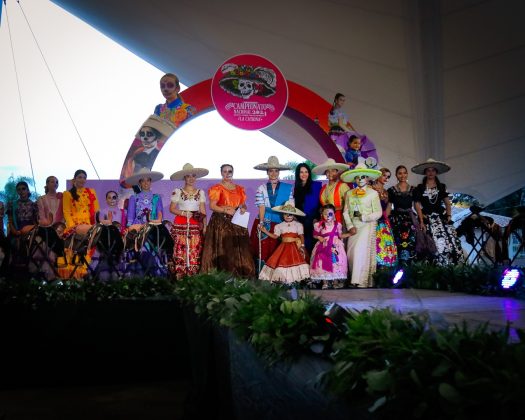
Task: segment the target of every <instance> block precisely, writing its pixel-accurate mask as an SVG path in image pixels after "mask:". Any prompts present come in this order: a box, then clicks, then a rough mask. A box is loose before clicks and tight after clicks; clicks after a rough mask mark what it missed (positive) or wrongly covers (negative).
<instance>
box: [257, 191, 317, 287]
mask: <svg viewBox="0 0 525 420" xmlns="http://www.w3.org/2000/svg"><path fill="white" fill-rule="evenodd" d="M272 211H274V212H277V213H282V217H283V219H284V221H283V222H281V223H279V224H278V225H276V226H275V227H274V231H273V233H271V232H270V231H268V230H267V229H266V228H265V227H264V225H261V228H260V229H261V231H262V232H263V233H265V234H266V235H268V236H269V237H270V238H272V239H277V238H279V237H280V238H281V243H280V245H279V246H278V247H277V249H276V250H275V251H274V252H273V254H272V255H271V257H270V258H268V261H266V265H265V266H264V267H263V268H262V270H261V272H260V274H259V280H268V281H271V282H276V283H285V284H291V283H294V282H298V281H301V280H304V279H307V278H310V268H309V267H308V263H307V262H306V260H305V248H304V230H303V225H302V224H301V223H299V222H298V221H297V220H295V216H305V214H304V213H303V212H302V211H301V210H299V209H297V208H295V207H294V206H293V205H292V204H291V202H290V201H287V202H286V203H285V204H284V205H281V206H276V207H272Z"/></svg>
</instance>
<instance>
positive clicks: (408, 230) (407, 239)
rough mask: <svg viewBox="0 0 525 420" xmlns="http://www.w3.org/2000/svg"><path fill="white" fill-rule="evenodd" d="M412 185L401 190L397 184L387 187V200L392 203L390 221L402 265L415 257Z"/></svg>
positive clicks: (415, 227) (415, 226) (414, 219)
mask: <svg viewBox="0 0 525 420" xmlns="http://www.w3.org/2000/svg"><path fill="white" fill-rule="evenodd" d="M413 194H414V187H413V186H410V187H409V188H408V190H407V191H401V190H400V189H399V187H398V186H394V187H390V188H389V189H388V200H389V201H390V203H392V212H391V213H390V223H391V226H392V231H393V233H394V240H395V242H396V247H397V257H398V260H399V263H400V264H402V265H407V264H410V263H411V262H412V261H414V260H415V258H416V229H417V225H416V218H415V214H414V211H413V210H412V207H413V204H414V197H413Z"/></svg>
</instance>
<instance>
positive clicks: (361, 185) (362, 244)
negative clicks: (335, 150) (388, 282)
mask: <svg viewBox="0 0 525 420" xmlns="http://www.w3.org/2000/svg"><path fill="white" fill-rule="evenodd" d="M379 176H381V172H380V171H377V170H375V169H369V168H367V167H366V166H365V165H364V164H358V165H357V166H356V167H355V168H354V169H351V170H349V171H346V172H345V173H343V174H342V175H341V179H342V180H343V181H345V182H355V183H356V184H357V187H356V188H354V189H353V190H352V191H350V192H349V193H348V194H347V195H346V199H345V208H344V219H345V223H346V228H347V229H348V233H349V234H350V238H349V239H348V244H347V251H346V252H347V256H348V267H349V271H351V274H352V277H351V283H352V284H353V285H354V286H356V287H371V286H372V283H371V277H372V274H373V273H375V271H376V265H377V264H376V238H377V236H376V225H377V220H378V219H379V218H380V217H381V215H382V214H383V211H382V208H381V200H380V199H379V194H378V193H377V191H375V190H374V189H373V188H372V187H370V186H368V182H369V180H371V179H372V180H373V179H376V178H378V177H379Z"/></svg>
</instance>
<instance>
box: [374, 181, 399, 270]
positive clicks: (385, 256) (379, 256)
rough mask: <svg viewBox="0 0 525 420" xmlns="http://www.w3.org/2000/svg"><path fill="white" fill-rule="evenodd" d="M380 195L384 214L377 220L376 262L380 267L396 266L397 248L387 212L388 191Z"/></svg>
mask: <svg viewBox="0 0 525 420" xmlns="http://www.w3.org/2000/svg"><path fill="white" fill-rule="evenodd" d="M379 197H380V200H381V209H382V215H381V217H380V218H379V220H378V221H377V227H376V262H377V265H378V267H394V266H396V265H397V248H396V244H395V241H394V235H393V233H392V227H391V226H390V222H389V220H388V217H387V216H386V212H385V211H386V207H387V205H388V193H387V192H386V191H383V194H381V193H380V194H379Z"/></svg>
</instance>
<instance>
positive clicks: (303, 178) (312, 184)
mask: <svg viewBox="0 0 525 420" xmlns="http://www.w3.org/2000/svg"><path fill="white" fill-rule="evenodd" d="M322 186H323V184H322V183H321V182H319V181H313V180H312V169H311V168H310V166H308V165H307V164H306V163H300V164H299V165H297V167H296V168H295V187H294V190H293V196H294V200H295V207H297V208H298V209H299V210H302V211H303V212H304V213H305V216H304V218H303V227H304V245H305V247H306V250H307V251H308V253H309V254H310V253H311V252H312V249H313V247H314V240H313V231H314V222H316V221H317V220H319V219H320V214H319V208H320V207H321V203H320V201H319V195H320V193H321V188H322Z"/></svg>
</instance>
